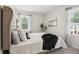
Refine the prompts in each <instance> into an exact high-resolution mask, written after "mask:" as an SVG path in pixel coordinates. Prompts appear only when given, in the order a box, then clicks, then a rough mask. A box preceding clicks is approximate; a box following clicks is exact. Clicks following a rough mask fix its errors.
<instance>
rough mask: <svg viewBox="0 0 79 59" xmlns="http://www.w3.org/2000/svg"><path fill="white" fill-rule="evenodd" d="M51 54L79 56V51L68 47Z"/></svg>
mask: <svg viewBox="0 0 79 59" xmlns="http://www.w3.org/2000/svg"><path fill="white" fill-rule="evenodd" d="M49 54H79V49H76V48H70V47H68V48H67V49H58V50H55V51H53V52H50V53H49Z"/></svg>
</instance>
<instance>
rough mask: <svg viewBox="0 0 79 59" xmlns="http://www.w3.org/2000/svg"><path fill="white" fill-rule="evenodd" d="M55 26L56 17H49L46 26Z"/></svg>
mask: <svg viewBox="0 0 79 59" xmlns="http://www.w3.org/2000/svg"><path fill="white" fill-rule="evenodd" d="M56 26H57V18H51V20H49V21H48V27H56Z"/></svg>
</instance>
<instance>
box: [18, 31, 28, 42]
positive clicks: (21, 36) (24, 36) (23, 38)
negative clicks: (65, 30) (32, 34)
mask: <svg viewBox="0 0 79 59" xmlns="http://www.w3.org/2000/svg"><path fill="white" fill-rule="evenodd" d="M18 33H19V36H20V39H21V41H27V38H26V34H25V33H24V31H23V30H18Z"/></svg>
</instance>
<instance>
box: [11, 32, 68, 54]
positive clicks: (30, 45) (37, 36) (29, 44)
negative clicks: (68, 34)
mask: <svg viewBox="0 0 79 59" xmlns="http://www.w3.org/2000/svg"><path fill="white" fill-rule="evenodd" d="M43 34H45V33H31V34H29V36H30V38H31V39H29V40H27V41H26V42H21V43H19V44H17V45H12V46H11V53H17V54H19V53H23V54H24V53H27V54H29V53H31V54H32V53H39V52H42V51H44V50H42V45H43V39H42V37H41V36H42V35H43ZM60 47H62V48H67V45H66V44H65V42H64V41H63V39H62V38H61V37H58V41H57V43H56V46H55V48H60Z"/></svg>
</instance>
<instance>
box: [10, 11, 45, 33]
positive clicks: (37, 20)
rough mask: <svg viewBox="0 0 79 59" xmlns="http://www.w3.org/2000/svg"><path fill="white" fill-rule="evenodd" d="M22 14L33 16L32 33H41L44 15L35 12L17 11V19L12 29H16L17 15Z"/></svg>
mask: <svg viewBox="0 0 79 59" xmlns="http://www.w3.org/2000/svg"><path fill="white" fill-rule="evenodd" d="M18 13H22V14H25V15H31V32H41V28H40V24H41V23H42V22H43V20H44V18H43V14H41V13H35V12H26V11H22V10H15V17H14V19H13V20H12V26H11V27H12V28H16V26H15V23H16V22H15V20H16V18H17V14H18Z"/></svg>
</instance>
